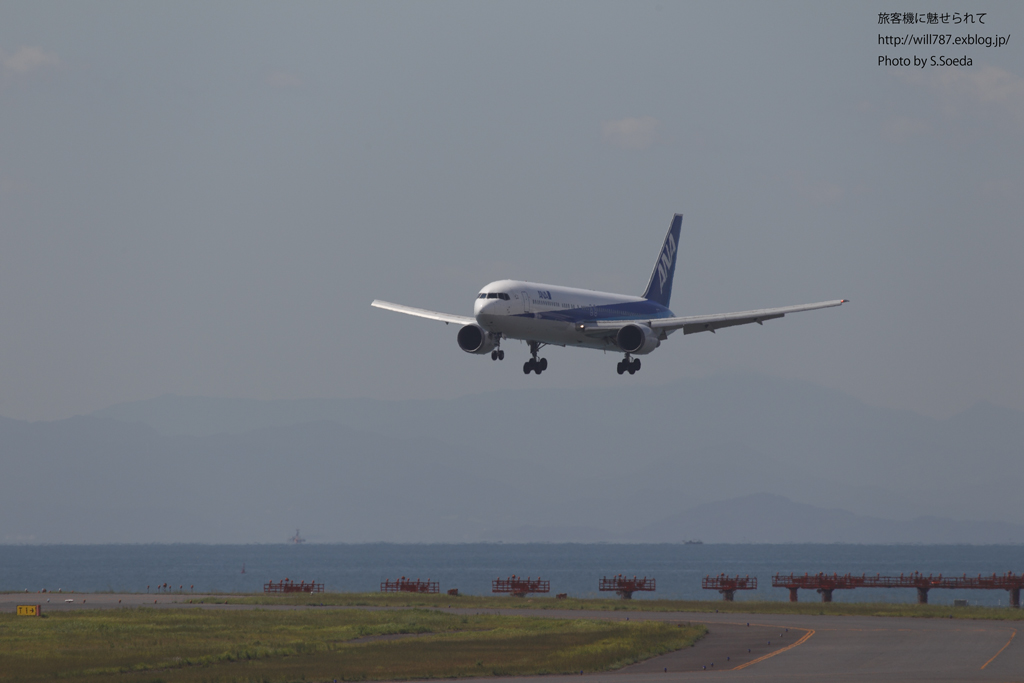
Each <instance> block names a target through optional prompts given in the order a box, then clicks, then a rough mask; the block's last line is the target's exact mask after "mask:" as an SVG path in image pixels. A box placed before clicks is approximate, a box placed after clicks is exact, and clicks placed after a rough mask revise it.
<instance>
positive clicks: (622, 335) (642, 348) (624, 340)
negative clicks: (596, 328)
mask: <svg viewBox="0 0 1024 683" xmlns="http://www.w3.org/2000/svg"><path fill="white" fill-rule="evenodd" d="M615 344H616V346H618V347H619V348H620V349H622V350H623V351H625V352H626V353H631V354H633V355H635V356H642V355H644V354H647V353H650V352H651V351H653V350H654V349H656V348H658V347H659V346H661V341H660V340H659V339H658V333H657V332H655V331H654V330H652V329H651V328H649V327H647V325H637V324H631V325H626V326H625V327H622V328H620V329H619V331H618V332H617V333H616V335H615Z"/></svg>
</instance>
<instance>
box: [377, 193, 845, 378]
mask: <svg viewBox="0 0 1024 683" xmlns="http://www.w3.org/2000/svg"><path fill="white" fill-rule="evenodd" d="M682 225H683V214H681V213H677V214H676V215H675V216H673V218H672V223H671V225H670V226H669V229H668V234H667V235H666V236H665V242H664V244H662V247H661V251H660V252H658V260H657V261H655V264H654V272H652V273H651V279H650V281H649V282H648V283H647V289H646V290H645V291H644V293H643V294H642V295H641V296H628V295H624V294H612V293H609V292H597V291H593V290H589V289H576V288H572V287H559V286H556V285H546V284H540V283H537V282H524V281H521V280H497V281H495V282H491V283H490V284H488V285H486V286H485V287H484V288H483V289H481V290H480V292H479V293H478V294H477V296H476V301H475V302H474V303H473V317H472V318H470V317H469V316H462V315H451V314H448V313H438V312H437V311H428V310H426V309H423V308H415V307H412V306H403V305H401V304H393V303H390V302H387V301H381V300H379V299H376V300H374V301H373V302H372V303H371V304H370V305H371V306H375V307H377V308H383V309H385V310H389V311H395V312H397V313H405V314H407V315H414V316H418V317H420V318H428V319H430V320H439V321H441V322H443V323H445V324H449V323H454V324H456V325H461V326H462V327H461V329H459V333H458V335H457V338H456V339H457V341H458V343H459V348H461V349H462V350H463V351H465V352H466V353H472V354H487V353H490V354H491V360H504V359H505V351H504V350H502V348H501V342H502V340H503V339H519V340H522V341H525V342H527V343H528V344H529V346H530V356H531V357H530V359H529V360H528V361H526V363H524V364H523V374H526V375H529V374H530V373H531V372H534V373H536V374H538V375H539V374H540V373H542V372H544V371H545V370H547V367H548V361H547V358H538V357H537V354H538V352H539V351H540V349H541V348H543V347H544V346H563V347H564V346H579V347H583V348H588V349H601V350H603V351H614V352H616V353H618V352H622V353H623V354H625V356H624V357H623V359H622V360H620V361H619V364H618V365H617V366H616V371H617V372H618V373H619V374H620V375H621V374H623V373H626V372H628V373H629V374H630V375H632V374H635V373H636V372H637V370H639V369H640V359H639V358H634V356H643V355H646V354H648V353H650V352H652V351H654V350H655V349H656V348H658V347H659V346H661V342H663V341H665V340H666V339H668V335H670V334H672V333H673V332H676V331H677V330H682V331H683V334H684V335H686V334H694V333H697V332H712V333H713V332H715V330H718V329H721V328H723V327H732V326H734V325H746V324H749V323H757V324H758V325H761V324H763V323H764V321H766V320H773V319H775V318H782V317H783V316H785V315H787V314H788V313H798V312H800V311H813V310H817V309H819V308H831V307H833V306H840V305H842V304H844V303H847V301H848V300H847V299H836V300H834V301H821V302H818V303H813V304H803V305H799V306H783V307H781V308H763V309H758V310H753V311H741V312H738V313H717V314H713V315H691V316H684V317H677V316H676V315H675V314H674V313H673V312H672V311H671V310H670V309H669V307H668V305H669V299H670V298H671V296H672V278H673V276H674V274H675V270H676V260H677V258H678V256H679V233H680V230H681V229H682Z"/></svg>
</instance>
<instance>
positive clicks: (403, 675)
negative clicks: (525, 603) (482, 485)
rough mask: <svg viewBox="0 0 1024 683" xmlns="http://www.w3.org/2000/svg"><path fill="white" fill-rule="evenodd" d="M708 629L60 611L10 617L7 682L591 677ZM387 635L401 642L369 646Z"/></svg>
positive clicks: (1, 625)
mask: <svg viewBox="0 0 1024 683" xmlns="http://www.w3.org/2000/svg"><path fill="white" fill-rule="evenodd" d="M705 632H706V631H705V629H704V627H702V626H695V625H689V624H682V625H680V624H666V623H653V622H619V621H615V622H610V621H600V620H587V619H547V618H537V617H518V616H497V615H479V616H477V615H473V616H469V615H465V616H463V615H456V614H448V613H444V612H438V611H435V610H421V609H398V610H382V611H370V610H322V611H321V610H262V609H254V610H209V609H198V608H191V609H189V608H187V607H183V608H181V609H158V610H157V609H146V608H142V609H116V610H95V611H93V610H89V611H85V610H83V611H75V612H51V613H49V614H48V615H46V617H45V618H42V619H37V618H27V617H17V616H15V615H12V614H3V615H0V644H2V647H0V681H5V682H6V681H43V680H46V681H53V680H58V681H95V682H96V683H105V682H107V681H130V682H133V683H134V682H143V681H145V682H152V681H166V682H167V683H177V682H190V681H196V682H198V681H282V682H283V681H296V680H334V679H338V680H346V681H352V680H403V679H412V678H453V677H465V676H487V675H511V674H516V675H532V674H543V673H572V672H577V671H580V670H584V671H588V672H594V671H607V670H610V669H614V668H617V667H621V666H624V665H626V664H629V663H632V662H636V661H641V660H643V659H647V658H649V657H652V656H655V655H658V654H662V653H665V652H670V651H672V650H676V649H679V648H681V647H686V646H688V645H691V644H693V642H695V641H696V640H697V639H698V638H699V637H700V636H702V635H703V634H704V633H705ZM380 636H384V637H388V636H391V637H395V636H398V637H397V638H395V639H386V638H385V639H380V640H373V639H372V638H373V637H380ZM368 637H369V638H370V639H369V640H367V638H368ZM360 638H362V639H364V640H361V641H357V640H356V639H360ZM354 641H355V642H354Z"/></svg>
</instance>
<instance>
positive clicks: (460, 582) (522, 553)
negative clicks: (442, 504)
mask: <svg viewBox="0 0 1024 683" xmlns="http://www.w3.org/2000/svg"><path fill="white" fill-rule="evenodd" d="M1011 571H1012V572H1014V573H1015V574H1018V575H1019V574H1021V573H1022V572H1024V545H983V546H978V545H843V544H835V545H831V544H807V545H801V544H787V545H753V544H735V545H734V544H696V543H691V544H650V545H644V544H612V543H594V544H582V543H525V544H518V543H467V544H423V545H415V544H387V543H379V544H358V545H349V544H317V543H299V544H265V545H200V544H171V545H145V544H138V545H0V591H5V592H10V591H16V592H21V591H25V590H28V591H29V592H36V591H39V590H43V589H45V590H47V591H57V590H61V591H64V592H68V591H76V592H130V593H145V592H150V593H156V592H162V591H164V590H168V591H170V590H173V591H174V592H178V591H182V592H186V593H189V592H195V593H211V592H213V593H226V592H231V593H253V592H261V591H262V590H263V584H264V583H265V582H267V581H280V580H283V579H291V580H293V581H296V582H298V581H306V582H317V583H323V584H324V589H325V590H326V591H340V592H376V591H378V590H380V583H381V582H382V581H385V580H388V579H391V580H394V579H398V578H401V577H406V578H409V579H421V580H432V581H438V582H439V583H440V588H441V590H442V591H446V590H448V589H450V588H457V589H458V590H459V592H460V593H463V594H469V595H489V594H490V592H491V581H492V580H493V579H497V578H507V577H510V576H512V575H516V576H521V577H529V578H540V579H546V580H549V581H550V582H551V593H552V594H554V593H568V594H569V595H570V596H573V597H583V598H597V597H608V598H611V599H614V598H615V597H616V596H615V595H614V594H608V593H600V592H598V584H599V582H600V579H601V578H602V577H612V576H615V575H618V574H624V575H626V576H628V577H633V576H636V577H638V578H642V577H649V578H654V579H655V580H656V583H655V585H656V591H655V592H652V593H636V594H635V595H634V599H637V600H643V599H651V598H666V599H681V600H708V599H712V600H717V599H719V595H718V594H717V593H715V592H713V591H708V590H702V589H701V579H703V578H704V577H706V576H717V575H720V574H727V575H729V576H737V575H738V576H750V577H757V590H751V591H741V592H738V593H737V595H736V600H737V601H742V600H778V601H784V600H788V598H789V593H788V591H787V590H786V589H785V588H772V576H773V575H774V574H790V573H794V574H804V573H809V574H816V573H818V572H826V573H829V574H832V573H838V574H846V573H850V574H857V575H860V574H868V575H875V574H882V575H897V576H898V575H899V574H901V573H903V574H910V573H913V572H922V573H924V574H933V575H939V574H942V575H945V576H961V575H963V574H966V575H967V576H977V575H978V574H982V575H992V574H1005V573H1006V572H1011ZM165 585H166V586H167V588H166V589H164V588H163V586H165ZM818 600H820V597H819V596H818V595H817V594H816V593H814V592H813V591H801V592H800V601H801V602H803V601H818ZM833 600H834V601H835V602H889V603H912V602H916V600H917V594H916V592H915V591H914V590H913V589H872V588H858V589H854V590H837V591H836V592H835V594H834V596H833ZM954 600H968V601H969V604H972V605H987V606H1000V605H1001V606H1006V605H1007V604H1008V595H1007V593H1006V592H1005V591H999V590H938V589H936V590H932V591H931V592H930V593H929V602H930V603H932V604H950V605H951V604H952V603H953V601H954Z"/></svg>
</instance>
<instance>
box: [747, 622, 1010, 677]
mask: <svg viewBox="0 0 1024 683" xmlns="http://www.w3.org/2000/svg"><path fill="white" fill-rule="evenodd" d="M806 630H807V633H805V634H804V637H803V638H801V639H800V640H798V641H796V642H795V643H793V644H792V645H787V646H786V647H781V648H779V649H778V650H776V651H775V652H769V653H768V654H766V655H764V656H762V657H758V658H757V659H755V660H754V661H752V662H747V663H746V664H740V665H739V666H737V667H733V669H732V670H733V671H739V670H740V669H746V668H747V667H748V666H753V665H754V664H757V663H758V662H763V661H764V660H766V659H770V658H772V657H774V656H775V655H780V654H782V653H783V652H785V651H786V650H792V649H793V648H794V647H796V646H797V645H800V644H802V643H804V642H806V641H807V639H808V638H810V637H811V636H813V635H814V629H813V628H809V629H806ZM1007 644H1009V643H1007ZM1000 652H1002V650H1000ZM993 659H995V657H993ZM982 668H984V667H982Z"/></svg>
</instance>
